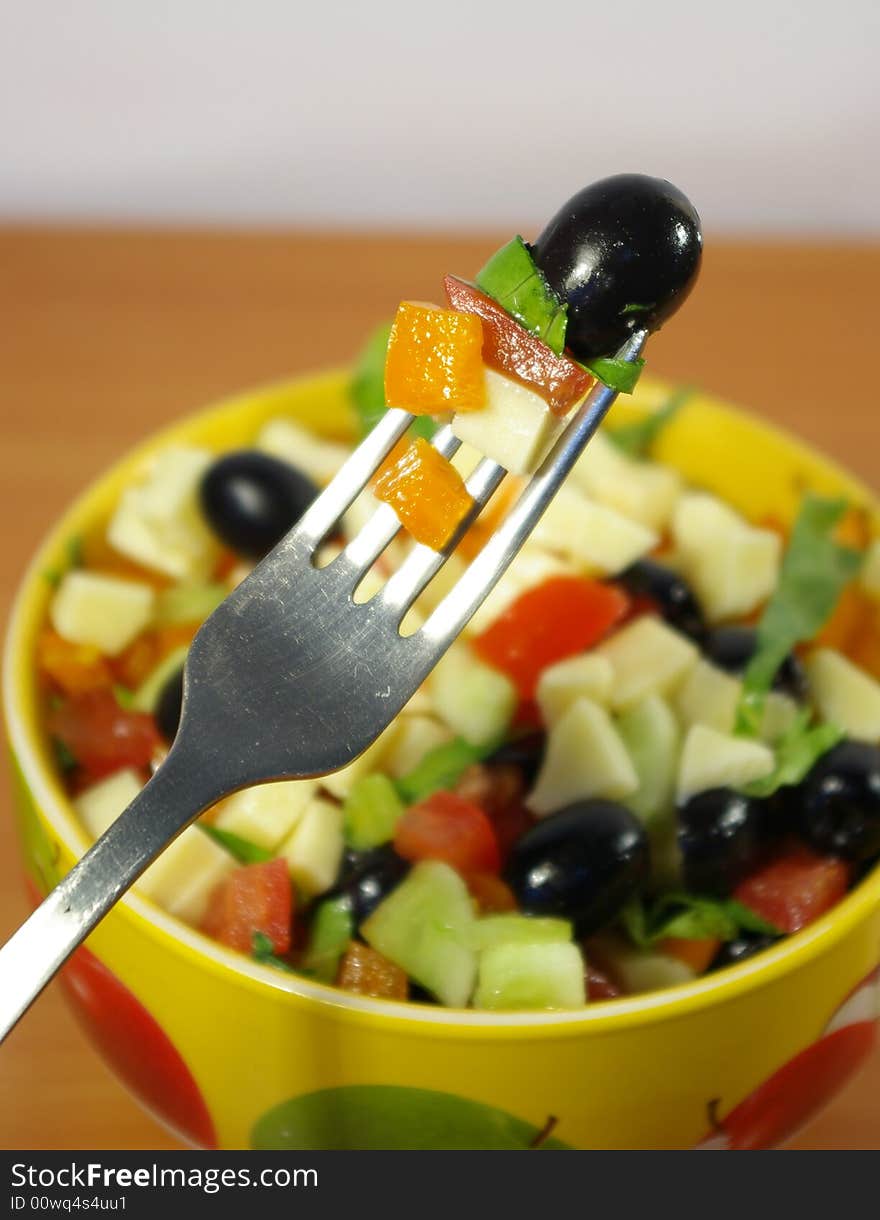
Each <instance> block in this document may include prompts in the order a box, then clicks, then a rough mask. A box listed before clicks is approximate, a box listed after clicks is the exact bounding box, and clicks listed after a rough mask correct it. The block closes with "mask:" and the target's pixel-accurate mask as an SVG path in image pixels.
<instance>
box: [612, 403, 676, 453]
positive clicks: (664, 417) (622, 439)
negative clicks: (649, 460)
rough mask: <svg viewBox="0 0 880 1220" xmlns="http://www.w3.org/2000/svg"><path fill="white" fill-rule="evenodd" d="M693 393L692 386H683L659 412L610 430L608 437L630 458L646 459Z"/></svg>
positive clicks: (653, 412)
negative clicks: (659, 437)
mask: <svg viewBox="0 0 880 1220" xmlns="http://www.w3.org/2000/svg"><path fill="white" fill-rule="evenodd" d="M693 392H694V391H693V390H692V388H691V387H690V386H682V387H681V389H678V390H676V391H675V392H674V393H673V394H671V395H670V396H669V399H668V400H667V401H666V402H665V403H664V404H663V406H662V407H661V408H660V410H659V411H652V412H651V413H650V414H649V415H646V416H645V417H644V419H637V420H634V421H633V422H632V423H631V424H621V425H620V426H619V427H617V428H609V429H608V433H607V435H608V436H609V437H610V438H611V440H613V441H614V443H615V445H616V446H617V447H618V449H620V450H622V451H623V452H624V453H625V454H626V455H627V456H628V457H632V458H646V457H648V456H649V454H650V452H651V449H652V448H653V446H654V442H655V441H656V440H657V438H658V436H659V435H660V433H661V432H662V431H663V429H664V428H665V427H666V425H667V424H668V423H669V421H670V420H671V419H672V418H673V416H674V415H676V414H677V413H678V411H679V410H680V409H681V407H682V406H683V405H684V403H685V402H686V400H687V399H688V398H690V396H691V395H692V394H693Z"/></svg>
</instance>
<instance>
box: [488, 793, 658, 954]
mask: <svg viewBox="0 0 880 1220" xmlns="http://www.w3.org/2000/svg"><path fill="white" fill-rule="evenodd" d="M648 870H649V849H648V838H647V835H646V833H645V828H644V826H643V825H642V823H641V822H640V821H639V819H638V818H637V817H636V816H635V814H634V813H631V812H630V810H629V809H625V808H624V807H623V806H622V805H616V804H614V803H613V802H611V801H598V800H596V801H578V802H576V803H575V804H573V805H569V806H567V808H565V809H562V810H560V812H559V813H554V814H553V815H552V816H551V817H548V818H545V819H544V820H543V821H542V822H539V823H538V825H537V826H534V827H532V829H531V830H529V831H527V832H526V833H525V834H524V835H523V836H522V838H521V839H520V840H519V841H518V842H517V843H515V844H514V847H513V850H512V852H511V854H510V859H509V861H508V864H507V868H506V869H505V874H504V875H505V879H506V880H507V882H508V884H509V885H510V887H511V889H512V890H513V892H514V893H515V895H516V897H517V899H518V901H519V904H520V906H521V907H522V909H523V910H524V911H528V912H529V913H530V914H533V915H558V916H561V917H562V918H563V919H570V920H571V921H572V922H573V924H574V926H575V931H576V933H577V935H578V936H589V935H591V934H592V933H593V932H597V931H598V930H599V929H600V928H602V927H604V925H605V924H607V923H608V922H609V921H610V920H612V919H613V918H614V916H615V915H617V913H618V912H619V911H620V909H621V908H622V907H623V906H625V905H626V903H627V902H629V900H630V899H631V898H633V897H634V896H635V895H636V894H637V893H638V892H639V890H640V889H641V887H642V885H643V884H644V883H645V882H646V880H647V876H648Z"/></svg>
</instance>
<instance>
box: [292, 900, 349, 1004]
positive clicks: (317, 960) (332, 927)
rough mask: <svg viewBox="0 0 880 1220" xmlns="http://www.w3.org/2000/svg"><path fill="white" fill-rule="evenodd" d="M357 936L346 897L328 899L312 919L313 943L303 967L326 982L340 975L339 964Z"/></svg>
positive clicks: (307, 949) (309, 944)
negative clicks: (353, 937) (352, 939)
mask: <svg viewBox="0 0 880 1220" xmlns="http://www.w3.org/2000/svg"><path fill="white" fill-rule="evenodd" d="M353 935H354V921H353V920H352V916H351V907H350V904H349V901H348V899H346V898H328V899H326V901H324V902H322V903H321V904H320V905H319V906H318V909H317V910H316V911H315V914H314V916H313V918H312V926H311V930H310V933H309V943H308V945H307V947H306V951H305V953H304V954H303V959H302V966H303V969H305V970H310V971H311V972H312V973H313V974H314V975H315V977H316V978H319V979H321V981H322V982H324V983H332V982H333V980H334V979H335V978H336V974H337V971H338V969H339V963H340V961H341V960H342V956H343V954H344V953H345V951H346V949H347V948H348V943H349V941H350V940H351V938H352V936H353Z"/></svg>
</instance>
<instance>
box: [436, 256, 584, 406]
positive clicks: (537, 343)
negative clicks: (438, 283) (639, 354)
mask: <svg viewBox="0 0 880 1220" xmlns="http://www.w3.org/2000/svg"><path fill="white" fill-rule="evenodd" d="M443 283H444V285H445V288H446V295H447V297H448V298H449V304H450V305H451V306H452V308H453V309H460V310H461V311H462V312H463V313H470V314H476V315H477V317H478V318H480V319H481V320H482V322H483V359H484V360H485V362H486V364H488V365H491V367H492V368H494V369H498V371H499V372H501V373H506V374H507V375H508V376H509V377H513V378H514V379H515V380H516V381H519V382H520V383H521V384H522V385H524V386H527V387H528V388H529V389H530V390H534V391H535V393H536V394H540V395H541V397H542V398H543V399H544V401H545V402H546V403H547V405H548V407H549V408H550V410H551V411H552V412H553V414H554V415H559V416H563V415H567V414H568V412H569V411H570V410H571V408H572V407H573V406H574V405H575V403H576V402H580V400H581V399H582V398H583V397H584V395H585V394H586V392H587V390H589V388H590V386H591V385H592V384H593V381H594V378H593V377H592V376H591V375H590V374H589V373H588V372H587V370H586V369H585V368H582V367H581V366H580V365H579V364H576V363H575V361H574V360H569V359H568V358H567V357H566V356H557V355H556V353H555V352H554V351H553V349H552V348H550V347H548V346H547V344H546V343H545V342H544V341H543V340H542V339H539V338H538V337H537V335H532V334H529V332H528V331H527V330H526V329H525V327H524V326H520V324H519V322H517V320H516V318H513V317H511V315H510V314H509V313H508V312H507V310H506V309H504V308H503V306H501V305H499V304H498V302H497V301H493V300H492V298H491V297H490V296H487V294H486V293H485V292H481V291H480V290H479V288H475V287H474V286H473V284H468V283H467V281H466V280H460V279H458V277H457V276H454V275H447V276H446V279H445V280H444V281H443Z"/></svg>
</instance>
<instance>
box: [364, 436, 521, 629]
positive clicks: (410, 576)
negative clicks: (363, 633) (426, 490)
mask: <svg viewBox="0 0 880 1220" xmlns="http://www.w3.org/2000/svg"><path fill="white" fill-rule="evenodd" d="M506 474H507V471H506V470H505V469H504V467H503V466H499V465H498V463H497V462H493V461H492V460H491V458H483V460H482V461H481V462H480V464H479V465H478V466H477V468H476V469H475V470H474V472H473V474H472V475H471V476H470V478H469V479H468V480H467V481H466V483H465V487H466V488H467V491H468V494H469V495H470V496H471V498H472V499H473V501H474V507H473V508H472V510H471V511H470V512H469V513H468V515H467V516H466V517H465V519H464V520H463V521H462V523H461V525H460V526H459V528H458V529H457V530H456V532H455V535H454V537H453V538H451V539H450V541H449V543H448V544H447V545H446V546H445V547H444V548H443V550H442V551H433V550H431V548H430V547H427V546H417V547H415V548H414V549H413V550H412V551H411V552H410V554H409V555H407V557H406V559H405V560H404V561H403V563H402V564H401V565H400V567H399V568H398V569H397V571H396V572H395V573H394V575H393V576H392V577H390V579H389V580H388V582H387V584H386V585H385V588H384V589H383V590H382V593H381V594H380V600H381V601H382V603H383V604H384V605H386V606H387V607H388V609H389V610H395V611H397V612H398V613H400V614H401V615H403V614H405V613H406V611H407V610H408V609H409V607H410V606H411V605H412V603H413V602H414V601H415V600H416V598H417V597H418V596H419V594H420V593H421V592H422V590H423V589H424V588H425V586H426V585H427V584H428V582H429V581H430V580H433V578H434V576H436V574H437V573H438V572H439V571H440V569H441V568H442V567H443V565H444V563H446V560H447V559H448V558H449V556H450V555H451V554H452V552H453V551H454V550H455V548H456V546H457V545H458V542H459V540H460V538H461V536H462V534H464V533H465V532H466V531H467V530H468V528H469V527H470V526H471V525H472V524H473V523H474V521H475V520H476V518H477V517H478V516H479V515H480V513H481V512H482V510H483V509H484V508H485V507H486V504H487V503H488V501H489V499H490V497H491V496H492V495H493V494H494V493H495V491H496V490H497V489H498V486H499V484H500V483H501V480H502V479H503V478H504V476H505V475H506Z"/></svg>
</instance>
